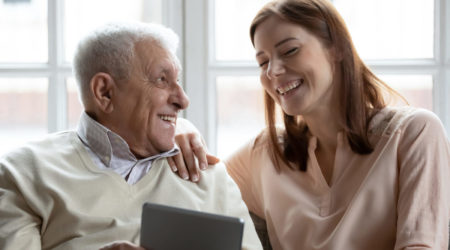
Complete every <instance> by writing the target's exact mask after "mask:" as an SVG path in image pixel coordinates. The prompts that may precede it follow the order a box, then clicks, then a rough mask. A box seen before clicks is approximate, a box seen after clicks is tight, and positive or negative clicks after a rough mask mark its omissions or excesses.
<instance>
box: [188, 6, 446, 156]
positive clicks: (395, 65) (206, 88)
mask: <svg viewBox="0 0 450 250" xmlns="http://www.w3.org/2000/svg"><path fill="white" fill-rule="evenodd" d="M185 1H186V0H185ZM187 2H188V3H189V4H186V3H187ZM434 3H435V8H434V11H435V13H434V17H435V19H434V29H435V30H434V58H433V59H411V60H368V61H365V62H366V63H367V64H368V65H369V67H370V68H371V69H372V70H373V71H374V72H375V73H376V74H386V75H389V74H395V75H399V74H400V75H401V74H412V75H416V74H427V75H432V77H433V111H434V112H435V113H436V114H437V115H438V116H439V118H440V119H441V121H442V123H443V124H444V126H445V128H446V130H447V134H450V100H447V97H450V32H449V31H450V2H448V1H447V0H434ZM184 7H185V9H184V18H185V20H184V28H185V37H184V42H185V47H184V49H185V50H184V51H185V53H184V56H185V59H184V63H185V64H184V68H185V81H186V86H185V87H186V91H187V94H188V96H189V97H190V99H191V104H190V107H189V108H188V110H187V112H186V117H187V119H189V120H190V121H192V122H193V123H194V124H195V125H196V126H197V128H198V129H199V130H200V132H201V133H202V134H203V135H204V137H205V140H206V141H207V144H208V145H209V150H210V151H211V152H213V153H215V152H216V142H217V139H216V138H217V136H216V132H217V116H216V78H217V77H218V76H223V75H226V76H242V75H256V76H258V75H259V69H258V67H257V66H256V63H255V62H220V61H217V60H215V58H214V49H215V48H214V45H215V41H214V39H215V37H214V33H215V32H214V28H215V24H214V0H189V1H186V2H185V6H184Z"/></svg>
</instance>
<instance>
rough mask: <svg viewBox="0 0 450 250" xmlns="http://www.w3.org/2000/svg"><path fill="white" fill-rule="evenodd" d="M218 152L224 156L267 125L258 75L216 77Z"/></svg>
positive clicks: (220, 155)
mask: <svg viewBox="0 0 450 250" xmlns="http://www.w3.org/2000/svg"><path fill="white" fill-rule="evenodd" d="M216 88H217V89H216V90H217V114H218V119H217V120H218V126H217V154H218V156H219V157H221V158H223V157H226V156H228V155H229V154H230V153H232V152H233V151H235V150H236V149H237V148H238V147H239V146H241V145H242V144H243V143H245V142H247V141H248V140H249V139H251V138H252V137H254V136H255V135H257V134H258V133H259V132H260V131H261V129H263V128H264V126H265V125H264V98H263V90H262V87H261V84H260V83H259V78H258V77H256V76H243V77H232V76H221V77H218V78H217V85H216Z"/></svg>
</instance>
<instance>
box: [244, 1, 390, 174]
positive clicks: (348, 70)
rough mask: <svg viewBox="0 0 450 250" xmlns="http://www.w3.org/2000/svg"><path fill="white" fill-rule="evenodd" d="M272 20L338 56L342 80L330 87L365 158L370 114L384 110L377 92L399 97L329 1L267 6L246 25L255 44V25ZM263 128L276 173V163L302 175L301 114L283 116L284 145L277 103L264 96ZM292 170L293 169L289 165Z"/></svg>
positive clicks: (344, 125) (355, 146)
mask: <svg viewBox="0 0 450 250" xmlns="http://www.w3.org/2000/svg"><path fill="white" fill-rule="evenodd" d="M270 16H277V17H279V18H281V19H282V20H286V21H288V22H291V23H294V24H298V25H300V26H302V27H303V28H305V29H306V30H308V31H309V32H310V33H312V34H313V35H315V36H316V37H317V38H319V40H320V41H321V42H322V45H324V47H325V48H327V49H332V50H333V51H334V52H336V55H335V56H337V58H339V60H335V61H336V67H335V68H336V71H339V72H338V73H337V74H336V75H338V76H339V77H340V79H339V80H338V81H337V83H338V84H339V85H338V86H336V85H335V86H334V94H335V98H338V103H339V108H338V110H339V111H340V113H339V114H338V117H339V120H338V123H339V125H340V126H342V128H343V130H344V133H345V135H346V137H347V140H348V142H349V145H350V147H351V149H352V151H353V152H355V153H358V154H369V153H371V152H372V151H373V147H372V145H370V143H369V139H368V124H369V122H370V120H371V118H372V117H373V115H374V114H375V113H376V112H378V111H379V110H380V109H382V108H384V107H385V106H386V103H385V101H384V98H383V95H382V92H381V90H382V89H384V90H387V91H388V92H390V93H391V94H395V95H398V94H397V93H396V92H395V91H394V90H393V89H391V88H390V87H389V86H387V85H386V84H385V83H384V82H383V81H381V80H380V79H379V78H378V77H376V76H375V75H374V74H373V73H372V72H371V71H370V69H369V68H368V67H367V66H366V65H365V64H364V62H363V61H362V60H361V58H360V57H359V56H358V54H357V52H356V49H355V47H354V45H353V42H352V39H351V37H350V34H349V32H348V30H347V27H346V25H345V23H344V21H343V19H342V17H341V16H340V15H339V13H338V12H337V10H336V9H335V8H334V6H333V5H332V4H331V3H330V2H329V1H328V0H281V1H276V0H275V1H272V2H270V3H268V4H266V5H265V6H264V7H263V8H262V9H261V10H260V11H259V12H258V13H257V14H256V16H255V18H254V19H253V21H252V24H251V26H250V37H251V40H252V43H253V44H254V35H255V31H256V29H257V27H258V25H259V24H261V23H262V22H264V20H266V19H267V18H268V17H270ZM265 109H266V124H267V128H268V135H269V138H270V152H271V154H272V155H271V158H272V161H273V162H274V164H275V167H276V168H277V170H280V159H281V160H282V161H283V162H284V163H285V164H286V165H287V166H289V167H290V168H293V169H295V168H298V169H300V170H302V171H306V165H307V160H308V140H309V132H308V127H307V125H306V123H305V122H304V121H303V120H302V118H301V116H290V115H287V114H286V113H284V112H283V120H284V125H285V131H284V133H283V134H282V141H283V146H280V144H279V143H280V140H279V135H278V134H277V130H276V126H275V120H276V119H275V114H276V112H275V103H274V100H273V99H272V98H271V97H270V96H269V94H268V93H267V92H266V93H265ZM293 166H295V167H293Z"/></svg>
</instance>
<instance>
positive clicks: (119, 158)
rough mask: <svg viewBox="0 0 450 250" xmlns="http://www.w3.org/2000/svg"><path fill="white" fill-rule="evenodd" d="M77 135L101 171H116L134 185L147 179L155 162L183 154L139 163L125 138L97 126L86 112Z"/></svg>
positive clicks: (166, 154)
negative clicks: (144, 178) (146, 176)
mask: <svg viewBox="0 0 450 250" xmlns="http://www.w3.org/2000/svg"><path fill="white" fill-rule="evenodd" d="M77 133H78V137H80V139H81V141H82V142H83V144H84V146H85V148H86V149H87V151H88V152H89V153H90V155H91V158H92V160H93V161H94V163H95V165H96V166H98V167H99V168H100V169H111V170H113V171H114V172H116V173H118V174H119V175H121V176H122V177H123V178H124V179H125V180H126V181H127V183H128V184H130V185H133V184H135V183H136V182H138V181H139V180H140V179H141V178H142V177H144V175H145V174H146V173H147V172H148V171H149V170H150V168H151V167H152V162H153V161H154V160H156V159H159V158H162V157H170V156H173V155H176V154H178V152H179V149H178V148H177V147H176V146H175V147H174V148H173V149H171V150H169V151H166V152H163V153H160V154H157V155H153V156H150V157H147V158H144V159H137V158H136V157H135V156H134V155H133V154H132V153H131V151H130V148H129V146H128V144H127V143H126V141H125V140H124V139H122V137H120V136H119V135H118V134H116V133H114V132H113V131H111V130H109V129H108V128H106V127H105V126H103V125H101V124H100V123H98V122H96V121H95V120H94V119H92V118H91V117H90V116H89V115H87V114H86V112H83V114H82V115H81V117H80V121H79V123H78V128H77Z"/></svg>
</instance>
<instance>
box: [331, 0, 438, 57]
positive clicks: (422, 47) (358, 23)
mask: <svg viewBox="0 0 450 250" xmlns="http://www.w3.org/2000/svg"><path fill="white" fill-rule="evenodd" d="M333 3H334V4H335V6H336V8H337V9H338V11H339V12H340V13H341V15H342V17H343V18H344V19H345V21H346V23H347V26H348V28H349V30H350V33H351V35H352V38H353V41H354V43H355V46H356V49H357V50H358V52H359V53H360V56H361V57H362V58H363V59H409V58H432V57H433V35H434V28H433V23H434V22H433V20H434V1H431V0H364V1H361V0H333Z"/></svg>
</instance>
